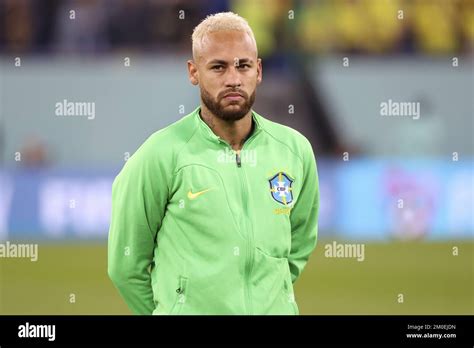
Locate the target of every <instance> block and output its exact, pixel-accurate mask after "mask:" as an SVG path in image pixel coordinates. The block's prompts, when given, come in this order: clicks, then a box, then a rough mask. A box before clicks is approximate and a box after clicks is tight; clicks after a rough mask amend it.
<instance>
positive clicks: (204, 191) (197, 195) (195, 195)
mask: <svg viewBox="0 0 474 348" xmlns="http://www.w3.org/2000/svg"><path fill="white" fill-rule="evenodd" d="M210 190H212V188H210V189H207V190H203V191H199V192H196V193H192V192H191V190H189V192H188V198H189V199H191V200H193V199H196V198H198V197H199V196H200V195H202V194H204V193H206V192H207V191H210Z"/></svg>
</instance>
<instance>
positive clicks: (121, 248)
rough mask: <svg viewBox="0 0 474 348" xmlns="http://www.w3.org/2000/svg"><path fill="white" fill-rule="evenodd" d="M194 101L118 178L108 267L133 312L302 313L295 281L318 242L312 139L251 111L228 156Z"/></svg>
mask: <svg viewBox="0 0 474 348" xmlns="http://www.w3.org/2000/svg"><path fill="white" fill-rule="evenodd" d="M199 111H200V107H198V108H197V109H196V110H194V111H193V112H192V113H191V114H189V115H187V116H185V117H183V118H182V119H181V120H179V121H177V122H175V123H173V124H172V125H170V126H168V127H166V128H164V129H162V130H160V131H158V132H156V133H154V134H153V135H151V136H150V137H149V138H148V139H147V140H146V141H145V143H143V144H142V145H141V146H140V148H139V149H138V150H137V151H136V152H135V153H134V154H133V156H131V157H130V158H129V159H128V161H127V162H126V164H125V165H124V167H123V169H122V171H121V172H120V173H119V175H118V176H117V177H116V179H115V181H114V183H113V187H112V215H111V224H110V231H109V240H108V274H109V276H110V278H111V279H112V281H113V283H114V284H115V286H116V287H117V288H118V290H119V292H120V294H121V295H122V296H123V298H124V299H125V301H126V303H127V304H128V306H129V307H130V309H131V310H132V311H133V312H134V313H136V314H298V313H299V311H298V307H297V304H296V302H295V298H294V294H293V283H294V282H295V280H296V279H297V278H298V277H299V275H300V274H301V272H302V270H303V268H304V266H305V264H306V262H307V260H308V258H309V256H310V254H311V252H312V251H313V250H314V248H315V246H316V240H317V219H318V208H319V188H318V176H317V170H316V162H315V159H314V155H313V151H312V148H311V145H310V143H309V142H308V140H307V139H306V138H305V137H304V136H302V135H301V134H300V133H298V132H297V131H295V130H293V129H291V128H288V127H285V126H283V125H280V124H277V123H274V122H271V121H269V120H267V119H265V118H263V117H262V116H260V115H258V114H257V113H256V112H253V113H252V115H253V121H254V131H253V133H252V135H251V136H250V137H249V138H248V139H247V140H246V142H245V143H244V146H243V148H242V150H241V151H240V154H236V153H235V152H234V151H233V150H232V148H231V147H230V146H229V145H228V144H227V143H226V142H225V141H223V140H222V139H220V138H219V137H218V136H216V135H215V134H214V133H213V132H212V130H211V129H210V128H209V127H208V126H207V124H206V123H205V122H204V121H203V120H202V119H201V117H200V116H199Z"/></svg>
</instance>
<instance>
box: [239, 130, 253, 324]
mask: <svg viewBox="0 0 474 348" xmlns="http://www.w3.org/2000/svg"><path fill="white" fill-rule="evenodd" d="M257 133H258V132H256V133H254V134H252V136H251V137H250V138H249V139H247V141H246V142H245V143H244V145H243V146H242V149H241V150H240V151H239V152H237V153H236V162H237V171H238V172H239V178H240V183H241V186H242V198H243V205H244V208H245V222H246V230H247V231H248V236H249V238H248V239H247V262H246V264H245V266H246V272H245V275H246V278H247V282H246V285H247V286H246V290H247V291H246V294H247V302H248V313H249V314H250V315H251V314H253V308H252V307H253V306H252V295H251V290H250V274H251V273H252V268H253V262H254V244H255V242H254V235H253V226H252V224H249V223H248V220H249V214H248V205H247V201H248V194H247V192H248V186H247V179H246V177H245V172H244V169H243V168H242V160H241V156H240V152H241V151H242V150H243V149H244V148H245V146H246V145H247V146H248V144H249V143H250V142H251V141H252V140H253V139H254V138H255V136H256V134H257Z"/></svg>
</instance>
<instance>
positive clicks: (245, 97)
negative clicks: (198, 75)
mask: <svg viewBox="0 0 474 348" xmlns="http://www.w3.org/2000/svg"><path fill="white" fill-rule="evenodd" d="M229 93H238V94H240V95H241V96H242V97H244V99H248V97H249V96H248V94H247V93H245V92H244V91H243V90H241V89H228V90H225V91H223V92H221V93H219V95H218V98H219V99H222V98H224V96H225V95H227V94H229Z"/></svg>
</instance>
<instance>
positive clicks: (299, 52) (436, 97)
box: [0, 0, 474, 314]
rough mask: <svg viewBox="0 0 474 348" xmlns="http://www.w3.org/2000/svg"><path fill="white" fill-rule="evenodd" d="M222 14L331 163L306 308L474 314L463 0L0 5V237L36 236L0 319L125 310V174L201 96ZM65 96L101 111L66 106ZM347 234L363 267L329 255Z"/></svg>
mask: <svg viewBox="0 0 474 348" xmlns="http://www.w3.org/2000/svg"><path fill="white" fill-rule="evenodd" d="M226 10H231V11H234V12H236V13H238V14H240V15H242V16H243V17H245V18H246V19H247V20H248V21H249V23H250V25H251V27H252V28H253V30H254V32H255V35H256V39H257V42H258V45H259V55H260V56H261V57H262V58H263V64H264V70H263V71H264V79H263V84H262V85H261V87H260V88H259V89H258V90H257V101H256V105H255V107H254V109H255V110H257V111H258V112H259V113H261V114H263V115H264V116H266V117H268V118H270V119H272V120H275V121H277V122H280V123H283V124H286V125H289V126H291V127H293V128H296V129H298V130H299V131H301V132H302V133H303V134H304V135H306V136H307V137H308V138H309V139H310V141H311V143H312V144H313V147H314V151H315V154H316V156H317V160H318V169H319V176H320V186H321V199H322V200H321V211H320V230H319V231H320V232H319V243H318V247H317V249H316V250H315V252H314V254H313V255H312V257H311V259H310V262H309V264H308V266H307V268H306V270H305V272H304V273H303V275H302V277H301V279H299V280H298V281H297V283H296V299H297V302H298V304H299V307H300V311H301V313H302V314H473V313H474V298H473V297H474V275H473V267H474V256H473V255H474V253H473V251H474V250H473V249H474V243H473V237H474V171H473V168H474V156H473V155H474V143H473V131H474V121H473V116H474V103H473V99H474V98H473V96H474V93H473V92H474V69H473V52H474V51H473V48H474V2H473V1H467V0H466V1H461V0H413V1H402V0H365V1H363V0H359V1H357V0H352V1H348V0H331V1H316V0H314V1H298V0H281V1H279V0H274V1H268V0H260V1H250V0H248V1H247V0H241V1H225V0H221V1H213V0H207V1H179V0H161V1H158V0H147V1H130V0H113V1H112V0H103V1H98V0H63V1H59V0H57V1H54V0H49V1H46V0H45V1H34V0H0V103H1V105H0V156H1V157H0V159H1V168H0V243H4V242H5V241H10V242H14V241H17V242H19V243H38V244H39V258H38V261H36V262H31V261H30V260H28V259H15V258H0V314H127V313H130V312H129V311H128V309H127V307H126V305H125V304H124V302H123V301H122V300H121V299H120V297H119V295H118V293H117V292H116V290H115V289H114V287H113V285H112V283H111V282H110V281H109V280H108V278H107V272H106V238H107V233H108V222H109V214H110V193H111V192H110V190H111V184H112V181H113V179H114V177H115V175H116V174H117V173H118V172H119V170H120V168H121V167H122V166H123V164H124V162H125V160H126V159H127V158H128V157H129V156H130V155H131V154H133V152H134V151H135V150H136V149H137V147H138V146H139V145H140V144H141V143H142V142H143V141H144V140H145V139H146V138H147V137H148V136H149V135H150V134H151V133H153V132H154V131H156V130H158V129H160V128H163V127H165V126H166V125H168V124H170V123H172V122H174V121H176V120H178V119H179V118H181V117H182V116H183V115H185V114H187V113H189V112H190V111H192V110H193V109H194V108H195V107H196V106H197V105H198V103H199V91H198V89H197V88H195V87H193V86H191V84H190V83H189V82H188V80H187V72H186V60H187V59H188V58H189V57H190V53H191V42H190V36H191V33H192V29H193V28H194V26H195V25H197V24H198V23H199V21H200V20H201V19H203V18H204V17H205V16H206V15H207V14H210V13H215V12H220V11H226ZM63 100H67V101H73V102H91V103H95V115H94V117H86V116H82V117H79V116H77V117H76V116H74V117H66V116H56V114H55V105H56V103H58V102H60V103H61V102H62V101H63ZM389 100H392V101H395V102H417V103H420V104H419V105H420V115H419V118H416V117H414V116H413V117H406V116H405V117H400V116H399V117H396V116H382V115H381V103H384V102H388V101H389ZM400 200H402V201H400ZM400 202H402V203H403V206H401V205H400ZM332 241H338V242H347V243H363V244H364V245H365V259H364V261H363V262H358V261H357V260H355V259H351V258H341V259H339V258H329V257H326V256H325V253H324V251H325V245H326V244H330V243H332ZM400 294H402V295H403V298H404V300H403V302H400V301H399V295H400Z"/></svg>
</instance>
